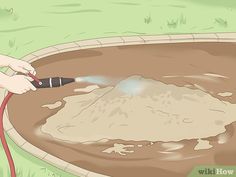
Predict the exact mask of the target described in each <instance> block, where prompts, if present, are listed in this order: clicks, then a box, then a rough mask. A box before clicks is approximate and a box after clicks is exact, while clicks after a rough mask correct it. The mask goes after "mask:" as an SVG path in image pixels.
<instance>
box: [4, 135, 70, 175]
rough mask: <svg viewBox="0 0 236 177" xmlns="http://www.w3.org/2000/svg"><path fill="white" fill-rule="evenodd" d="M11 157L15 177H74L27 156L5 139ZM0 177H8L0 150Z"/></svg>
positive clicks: (7, 169) (8, 173) (6, 166)
mask: <svg viewBox="0 0 236 177" xmlns="http://www.w3.org/2000/svg"><path fill="white" fill-rule="evenodd" d="M7 141H8V143H9V148H10V150H11V153H12V157H13V159H14V161H15V166H16V174H17V177H75V176H74V175H70V174H68V173H65V172H64V171H62V170H59V169H58V168H56V167H53V166H51V165H49V164H48V163H46V162H43V161H41V160H39V159H38V158H36V157H34V156H32V155H30V154H28V153H27V152H25V151H23V150H22V149H20V148H19V147H17V146H16V145H15V144H14V143H13V141H12V140H11V139H10V138H8V137H7ZM0 176H1V177H10V172H9V168H8V163H7V159H6V157H5V154H4V151H3V149H2V147H1V148H0Z"/></svg>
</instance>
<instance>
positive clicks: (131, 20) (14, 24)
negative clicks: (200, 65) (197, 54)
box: [0, 0, 236, 177]
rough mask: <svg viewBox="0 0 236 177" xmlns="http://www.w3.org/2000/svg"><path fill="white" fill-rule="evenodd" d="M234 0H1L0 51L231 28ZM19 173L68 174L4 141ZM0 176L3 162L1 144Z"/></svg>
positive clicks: (32, 176)
mask: <svg viewBox="0 0 236 177" xmlns="http://www.w3.org/2000/svg"><path fill="white" fill-rule="evenodd" d="M235 19H236V1H235V0H227V1H224V0H165V1H164V0H99V1H98V0H97V1H95V0H50V1H49V0H41V1H32V0H21V1H19V0H7V1H6V0H0V53H1V54H6V55H10V56H13V57H17V58H20V57H22V56H24V55H26V54H28V53H30V52H32V51H35V50H38V49H40V48H43V47H47V46H50V45H55V44H58V43H65V42H70V41H76V40H82V39H90V38H97V37H108V36H124V35H154V34H179V33H210V32H236V21H235ZM8 142H9V143H10V147H11V150H12V153H13V157H14V159H15V161H16V167H17V172H18V174H19V175H18V177H21V176H22V177H23V176H24V177H48V176H56V177H57V176H58V177H72V176H71V175H69V174H65V173H64V172H62V171H60V170H58V169H56V168H54V167H52V166H50V165H48V164H46V163H44V162H42V161H40V160H38V159H37V158H35V157H33V156H31V155H29V154H27V153H26V152H24V151H22V150H20V149H19V148H18V147H17V146H15V145H14V143H13V142H12V141H10V140H9V139H8ZM0 162H1V163H0V176H4V177H5V176H7V173H8V172H7V169H8V168H7V162H6V159H5V156H4V154H3V151H2V149H1V148H0Z"/></svg>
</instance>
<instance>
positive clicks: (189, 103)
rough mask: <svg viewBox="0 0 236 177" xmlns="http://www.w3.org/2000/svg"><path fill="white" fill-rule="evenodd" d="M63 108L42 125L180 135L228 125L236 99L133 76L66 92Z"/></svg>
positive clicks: (95, 135)
mask: <svg viewBox="0 0 236 177" xmlns="http://www.w3.org/2000/svg"><path fill="white" fill-rule="evenodd" d="M64 101H65V102H66V104H65V106H64V108H62V109H61V110H60V111H58V112H57V113H56V114H55V115H53V116H51V117H49V118H48V119H47V121H46V123H45V124H44V125H43V126H42V127H41V131H42V132H43V133H46V134H50V135H51V136H53V137H54V138H56V139H59V140H63V141H71V142H75V143H76V142H88V141H91V142H94V141H98V140H101V139H122V140H135V141H142V140H148V141H164V142H167V141H180V140H183V139H195V138H197V139H200V138H205V137H210V136H215V135H217V134H220V133H223V132H224V131H225V125H228V124H230V123H232V122H234V121H235V120H236V117H235V116H234V115H235V114H236V105H235V104H231V103H229V102H224V101H220V100H219V99H217V98H215V97H213V96H211V95H210V94H208V93H205V92H204V91H202V90H196V89H195V90H193V89H190V88H186V87H177V86H175V85H170V84H169V85H168V84H164V83H162V82H159V81H156V80H152V79H146V78H143V77H141V76H131V77H129V78H127V79H125V80H122V81H121V82H119V83H118V84H117V85H116V86H115V87H111V86H109V87H105V88H97V89H95V90H93V91H92V92H90V93H86V94H82V95H75V96H68V97H65V98H64Z"/></svg>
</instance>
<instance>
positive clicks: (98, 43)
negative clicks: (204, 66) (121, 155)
mask: <svg viewBox="0 0 236 177" xmlns="http://www.w3.org/2000/svg"><path fill="white" fill-rule="evenodd" d="M182 42H236V33H211V34H179V35H156V36H155V35H154V36H143V35H140V36H125V37H110V38H99V39H90V40H83V41H75V42H71V43H66V44H59V45H55V46H50V47H47V48H44V49H41V50H38V51H35V52H33V53H31V54H29V55H26V56H25V57H23V58H22V60H25V61H28V62H34V61H36V60H40V59H41V58H44V57H46V56H49V55H53V54H59V53H63V52H68V51H75V50H81V49H89V48H99V47H111V46H124V45H141V44H161V43H182ZM7 74H9V75H13V74H14V72H13V71H10V70H8V71H7ZM5 94H6V92H5V91H2V90H1V91H0V101H2V100H3V98H4V97H5ZM4 129H5V131H6V132H7V134H8V135H9V137H10V138H11V139H12V140H13V141H14V142H15V143H16V144H17V145H18V146H19V147H21V149H23V150H25V151H27V152H29V153H30V154H32V155H34V156H35V157H37V158H39V159H42V160H44V161H46V162H48V163H49V164H51V165H54V166H56V167H58V168H60V169H62V170H64V171H66V172H69V173H72V174H74V175H78V176H80V177H105V175H102V174H98V173H94V172H91V171H88V170H85V169H82V168H80V167H77V166H75V165H73V164H70V163H68V162H66V161H64V160H62V159H59V158H57V157H55V156H52V155H50V154H48V153H47V152H45V151H43V150H41V149H39V148H37V147H35V146H34V145H32V144H31V143H29V142H27V141H26V140H25V139H24V138H23V137H22V136H21V135H20V134H18V132H17V131H16V130H15V128H14V127H13V125H12V124H11V122H10V120H9V118H8V112H7V108H6V111H5V112H4Z"/></svg>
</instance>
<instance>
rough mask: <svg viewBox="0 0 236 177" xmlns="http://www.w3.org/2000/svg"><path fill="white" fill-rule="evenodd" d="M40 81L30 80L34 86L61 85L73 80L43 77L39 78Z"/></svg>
mask: <svg viewBox="0 0 236 177" xmlns="http://www.w3.org/2000/svg"><path fill="white" fill-rule="evenodd" d="M39 81H40V82H37V81H32V82H31V83H32V84H33V85H34V86H35V87H36V88H54V87H61V86H63V85H66V84H69V83H72V82H75V79H74V78H64V77H50V78H45V79H39Z"/></svg>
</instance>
